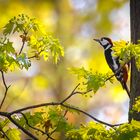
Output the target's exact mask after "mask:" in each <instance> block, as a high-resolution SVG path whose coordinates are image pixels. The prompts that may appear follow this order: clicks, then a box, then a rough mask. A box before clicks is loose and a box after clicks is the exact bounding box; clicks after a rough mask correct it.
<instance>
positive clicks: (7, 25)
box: [3, 19, 15, 35]
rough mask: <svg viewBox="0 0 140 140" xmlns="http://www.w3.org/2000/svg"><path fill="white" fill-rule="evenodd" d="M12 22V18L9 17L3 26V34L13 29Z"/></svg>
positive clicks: (9, 32)
mask: <svg viewBox="0 0 140 140" xmlns="http://www.w3.org/2000/svg"><path fill="white" fill-rule="evenodd" d="M14 24H15V23H14V22H13V20H12V19H11V20H10V21H9V22H8V23H7V24H6V25H5V26H4V30H3V34H4V35H8V34H11V32H12V31H13V28H14Z"/></svg>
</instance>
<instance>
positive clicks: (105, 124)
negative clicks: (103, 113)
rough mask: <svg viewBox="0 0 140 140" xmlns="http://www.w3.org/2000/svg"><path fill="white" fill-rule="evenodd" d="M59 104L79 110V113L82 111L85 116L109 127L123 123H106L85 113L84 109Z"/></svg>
mask: <svg viewBox="0 0 140 140" xmlns="http://www.w3.org/2000/svg"><path fill="white" fill-rule="evenodd" d="M61 106H63V107H65V108H68V109H72V110H76V111H78V112H80V113H82V114H85V115H86V116H88V117H90V118H92V119H93V120H94V121H96V122H98V123H102V124H104V125H107V126H109V127H115V126H119V125H122V124H123V123H121V124H114V125H113V124H109V123H106V122H104V121H101V120H99V119H97V118H95V117H93V116H92V115H90V114H89V113H87V112H85V111H83V110H81V109H79V108H76V107H73V106H69V105H66V104H61Z"/></svg>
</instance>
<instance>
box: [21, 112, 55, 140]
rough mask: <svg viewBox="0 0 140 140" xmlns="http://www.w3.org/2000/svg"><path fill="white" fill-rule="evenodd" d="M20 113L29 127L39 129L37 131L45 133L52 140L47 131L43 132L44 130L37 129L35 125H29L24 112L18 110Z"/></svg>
mask: <svg viewBox="0 0 140 140" xmlns="http://www.w3.org/2000/svg"><path fill="white" fill-rule="evenodd" d="M20 114H21V115H22V116H23V117H24V119H25V121H26V124H27V125H28V126H29V127H30V128H32V129H34V130H36V131H39V132H41V133H42V134H43V135H44V134H45V135H47V136H48V138H50V139H52V140H54V139H53V138H52V137H51V136H50V135H49V134H48V133H45V132H44V131H42V130H41V129H38V128H36V127H33V126H31V125H30V124H29V122H28V119H27V118H26V116H25V114H24V113H22V112H20Z"/></svg>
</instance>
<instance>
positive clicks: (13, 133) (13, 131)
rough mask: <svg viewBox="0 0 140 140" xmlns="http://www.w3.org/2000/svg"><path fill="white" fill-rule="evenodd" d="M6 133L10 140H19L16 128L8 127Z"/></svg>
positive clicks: (19, 133) (18, 132)
mask: <svg viewBox="0 0 140 140" xmlns="http://www.w3.org/2000/svg"><path fill="white" fill-rule="evenodd" d="M6 135H7V136H8V138H10V140H21V138H20V135H21V132H20V131H19V130H18V129H15V128H13V129H11V128H10V129H9V130H8V131H6Z"/></svg>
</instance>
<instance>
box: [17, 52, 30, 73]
mask: <svg viewBox="0 0 140 140" xmlns="http://www.w3.org/2000/svg"><path fill="white" fill-rule="evenodd" d="M16 60H17V62H18V64H19V65H20V68H21V69H22V68H25V69H26V70H28V69H29V67H30V66H31V61H30V60H29V59H28V57H27V55H26V54H25V53H22V54H21V55H19V56H18V57H17V59H16Z"/></svg>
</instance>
